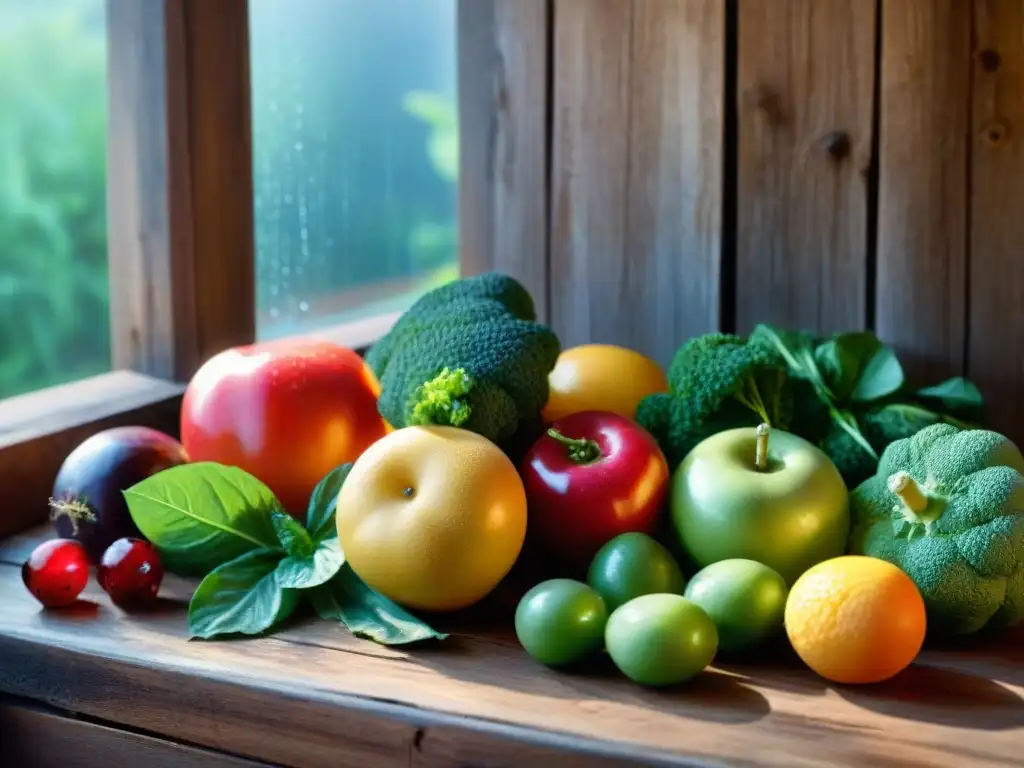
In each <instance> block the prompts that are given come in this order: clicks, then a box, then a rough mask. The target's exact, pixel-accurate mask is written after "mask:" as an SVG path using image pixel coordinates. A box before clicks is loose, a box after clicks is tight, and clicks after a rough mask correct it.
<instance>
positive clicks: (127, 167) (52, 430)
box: [0, 0, 547, 538]
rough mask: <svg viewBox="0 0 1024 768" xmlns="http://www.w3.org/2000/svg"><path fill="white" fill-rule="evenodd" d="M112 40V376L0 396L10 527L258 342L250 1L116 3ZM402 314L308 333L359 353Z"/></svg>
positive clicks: (29, 518) (480, 111)
mask: <svg viewBox="0 0 1024 768" xmlns="http://www.w3.org/2000/svg"><path fill="white" fill-rule="evenodd" d="M529 2H534V0H529ZM541 2H543V3H546V2H547V0H541ZM496 4H497V0H471V1H470V2H469V3H468V4H467V3H466V2H465V0H459V5H460V8H459V24H458V28H459V31H458V34H459V36H460V40H461V36H462V35H463V34H464V33H465V32H466V31H467V22H468V29H470V30H471V31H473V39H474V41H476V42H477V43H479V41H482V40H485V39H487V34H486V32H485V34H484V35H483V36H481V35H480V34H479V33H477V32H476V31H475V30H476V29H478V28H479V27H480V25H481V23H489V22H488V20H493V19H494V16H495V14H494V10H493V8H494V7H495V6H496ZM469 7H472V10H467V9H468V8H469ZM481 11H482V12H483V15H480V14H481ZM460 47H461V46H460ZM107 48H108V104H109V106H108V110H109V124H108V160H107V171H108V181H107V189H108V191H107V195H108V233H109V234H108V242H109V246H108V259H109V270H110V317H111V369H112V372H111V373H106V374H101V375H99V376H93V377H90V378H87V379H84V380H81V381H76V382H71V383H68V384H63V385H60V386H55V387H49V388H46V389H43V390H39V391H36V392H31V393H28V394H25V395H20V396H16V397H12V398H8V399H6V400H2V401H0V486H2V487H3V488H4V502H5V510H4V513H3V514H0V538H3V537H6V536H9V535H11V534H13V533H16V532H18V531H21V530H24V529H26V528H29V527H31V526H33V525H37V524H39V523H41V522H44V521H45V519H46V517H47V505H46V500H47V499H48V497H49V495H50V490H51V487H52V483H53V478H54V477H55V476H56V473H57V471H58V469H59V467H60V464H61V462H62V461H63V460H64V458H65V457H66V456H67V454H68V452H69V451H70V450H72V449H73V448H74V446H75V445H77V444H78V443H80V442H81V441H82V440H84V439H85V438H86V437H88V436H89V435H91V434H93V433H95V432H98V431H100V430H103V429H107V428H110V427H114V426H119V425H124V424H139V425H145V426H151V427H154V428H157V429H161V430H163V431H165V432H168V433H170V434H174V435H177V434H178V429H179V423H178V420H179V408H180V403H181V396H182V394H183V392H184V390H185V385H186V383H187V382H188V380H189V379H190V378H191V376H192V375H193V374H194V373H195V371H196V370H197V369H198V368H199V366H200V365H201V364H202V362H203V361H204V360H206V359H207V358H209V357H210V356H211V355H213V354H215V353H217V352H219V351H221V350H223V349H226V348H228V347H232V346H237V345H243V344H248V343H252V342H254V341H255V340H256V306H255V303H256V285H255V282H256V269H255V255H256V254H255V226H254V224H255V222H254V201H253V169H252V130H251V93H250V69H249V2H248V0H216V2H211V0H107ZM460 59H461V57H460ZM461 69H462V66H461V63H460V70H461ZM483 74H484V76H485V77H486V73H483ZM477 82H478V83H482V82H483V81H479V80H478V81H477ZM459 90H460V103H461V102H462V101H463V97H462V92H463V90H464V84H463V77H462V74H461V73H460V76H459ZM475 95H477V96H479V95H480V94H479V92H477V93H476V94H475ZM478 101H479V100H478ZM489 108H490V102H489V101H488V102H487V103H476V104H474V105H473V112H472V114H470V115H468V117H467V116H460V123H461V124H460V128H463V127H465V126H466V125H467V123H468V124H469V125H470V126H483V125H484V124H485V121H486V120H487V115H486V112H485V110H486V109H489ZM481 150H482V148H481V147H480V146H479V145H476V146H475V147H474V148H473V149H472V150H471V151H476V152H479V151H481ZM463 154H465V153H463ZM460 186H461V185H460ZM463 197H464V195H463ZM460 234H461V233H460ZM474 237H479V233H478V232H474ZM461 261H462V264H463V271H466V267H467V266H468V268H469V269H470V270H473V271H476V270H478V269H482V268H484V266H483V265H484V262H485V261H486V258H485V257H481V256H480V255H479V254H478V253H476V254H474V257H473V260H472V261H471V262H470V263H469V264H467V260H466V259H465V257H463V258H462V259H461ZM399 314H400V313H394V312H393V313H387V314H382V315H377V316H371V317H368V318H365V319H361V320H358V321H353V322H348V323H344V324H341V325H336V326H331V327H325V328H320V329H316V330H314V331H310V332H309V333H308V334H306V335H309V336H315V337H320V338H327V339H331V340H333V341H337V342H339V343H343V344H345V345H347V346H350V347H352V348H354V349H357V350H359V351H362V350H364V349H365V348H366V347H368V346H369V345H370V344H372V343H373V342H374V341H376V340H377V339H378V338H380V337H381V336H382V335H383V334H384V333H386V332H387V330H388V329H389V328H390V327H391V326H392V324H393V323H394V322H395V320H396V319H397V317H398V316H399ZM15 480H16V482H15Z"/></svg>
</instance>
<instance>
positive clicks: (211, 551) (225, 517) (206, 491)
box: [124, 462, 280, 576]
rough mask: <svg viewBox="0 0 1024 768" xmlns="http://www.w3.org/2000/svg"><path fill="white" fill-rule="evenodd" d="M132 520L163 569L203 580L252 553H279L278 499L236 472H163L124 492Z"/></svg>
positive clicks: (203, 468)
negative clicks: (156, 551) (229, 563)
mask: <svg viewBox="0 0 1024 768" xmlns="http://www.w3.org/2000/svg"><path fill="white" fill-rule="evenodd" d="M124 497H125V500H126V502H127V504H128V509H129V511H130V513H131V516H132V520H134V521H135V525H137V526H138V528H139V531H141V532H142V535H143V536H145V537H146V538H147V539H149V541H151V542H152V543H153V545H154V546H155V547H156V548H157V550H158V551H159V552H160V556H161V558H162V559H163V562H164V567H165V568H167V570H168V571H170V572H172V573H177V574H180V575H183V576H204V575H206V574H207V573H209V572H210V571H211V570H213V569H214V568H216V567H217V566H219V565H222V564H224V563H226V562H228V561H230V560H233V559H235V558H236V557H238V556H239V555H242V554H244V553H246V552H249V551H250V550H253V549H270V550H274V549H278V548H279V543H278V536H277V533H276V531H275V527H274V522H273V513H274V512H275V511H278V512H279V511H280V504H279V503H278V501H277V499H276V498H274V494H273V493H272V492H271V491H270V489H269V488H267V486H266V485H264V484H263V483H261V482H260V481H259V480H257V479H256V478H255V477H253V476H252V475H250V474H248V473H247V472H244V471H243V470H241V469H238V468H237V467H228V466H223V465H220V464H216V463H213V462H197V463H194V464H184V465H181V466H178V467H172V468H170V469H165V470H164V471H162V472H158V473H157V474H155V475H152V476H151V477H148V478H146V479H145V480H143V481H142V482H140V483H137V484H135V485H133V486H132V487H131V488H129V489H128V490H126V491H125V492H124Z"/></svg>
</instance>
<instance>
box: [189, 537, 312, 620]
mask: <svg viewBox="0 0 1024 768" xmlns="http://www.w3.org/2000/svg"><path fill="white" fill-rule="evenodd" d="M281 557H282V555H281V552H280V551H278V550H271V549H254V550H252V551H251V552H246V553H245V554H244V555H241V556H240V557H237V558H236V559H234V560H232V561H230V562H228V563H224V564H223V565H221V566H219V567H218V568H215V569H214V570H213V571H211V572H210V573H209V574H207V576H206V578H205V579H203V580H202V582H201V583H200V584H199V586H198V587H197V588H196V591H195V593H194V594H193V595H192V600H191V602H190V603H189V606H188V629H189V636H190V638H195V637H199V638H203V639H209V638H211V637H214V636H217V635H230V634H243V635H256V634H259V633H261V632H263V631H265V630H266V629H269V628H270V627H271V626H273V625H274V624H277V623H278V622H279V621H282V620H284V619H285V618H287V617H288V616H289V615H290V614H291V612H292V611H293V610H295V607H296V606H297V605H298V602H299V596H300V594H301V593H300V592H298V591H296V590H292V589H284V588H283V587H282V586H281V584H280V582H279V581H278V578H277V567H278V563H280V562H281Z"/></svg>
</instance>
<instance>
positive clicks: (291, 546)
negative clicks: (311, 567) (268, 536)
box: [270, 510, 314, 558]
mask: <svg viewBox="0 0 1024 768" xmlns="http://www.w3.org/2000/svg"><path fill="white" fill-rule="evenodd" d="M270 521H271V523H273V525H274V533H276V534H277V540H278V541H279V542H281V546H282V547H284V551H285V552H287V553H288V554H289V555H291V556H292V557H300V558H301V557H312V556H313V548H314V544H313V539H312V538H310V535H309V533H307V532H306V529H305V528H303V527H302V526H301V525H300V524H299V521H298V520H296V519H295V518H294V517H292V516H291V515H289V514H288V513H287V512H284V511H282V510H274V511H273V512H272V513H271V515H270Z"/></svg>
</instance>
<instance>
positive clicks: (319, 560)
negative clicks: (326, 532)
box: [277, 537, 345, 589]
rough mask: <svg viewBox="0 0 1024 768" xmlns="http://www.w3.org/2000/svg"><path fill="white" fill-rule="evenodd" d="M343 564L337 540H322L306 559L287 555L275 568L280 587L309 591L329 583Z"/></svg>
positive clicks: (343, 560) (335, 538) (343, 559)
mask: <svg viewBox="0 0 1024 768" xmlns="http://www.w3.org/2000/svg"><path fill="white" fill-rule="evenodd" d="M344 562H345V558H344V556H343V555H342V554H341V547H339V546H338V538H337V537H334V538H332V539H324V540H323V541H322V542H320V544H319V545H317V548H316V549H315V550H314V551H313V552H312V554H310V555H307V556H306V557H295V556H294V555H289V556H288V557H286V558H284V559H283V560H281V562H280V563H279V564H278V566H277V575H278V579H279V580H280V583H281V586H282V587H286V588H291V589H309V588H310V587H318V586H320V585H321V584H324V583H326V582H327V581H330V580H331V579H332V578H333V577H334V574H336V573H337V572H338V570H339V569H340V568H341V567H342V565H343V564H344Z"/></svg>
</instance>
